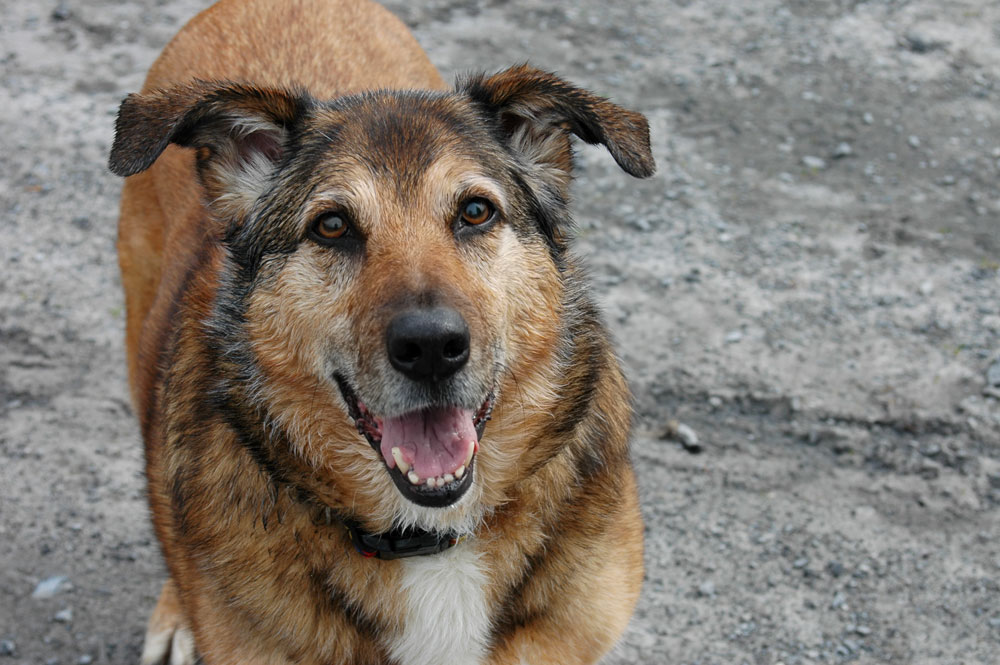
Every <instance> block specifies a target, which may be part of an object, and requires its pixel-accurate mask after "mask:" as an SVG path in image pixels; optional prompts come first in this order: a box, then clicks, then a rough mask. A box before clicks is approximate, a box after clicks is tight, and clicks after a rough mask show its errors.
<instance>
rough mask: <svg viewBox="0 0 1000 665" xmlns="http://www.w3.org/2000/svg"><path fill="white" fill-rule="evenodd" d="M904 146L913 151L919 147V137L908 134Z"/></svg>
mask: <svg viewBox="0 0 1000 665" xmlns="http://www.w3.org/2000/svg"><path fill="white" fill-rule="evenodd" d="M906 145H908V146H910V147H911V148H913V149H914V150H916V149H917V148H919V147H920V137H919V136H917V135H916V134H910V135H909V136H908V137H906Z"/></svg>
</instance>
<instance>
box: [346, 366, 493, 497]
mask: <svg viewBox="0 0 1000 665" xmlns="http://www.w3.org/2000/svg"><path fill="white" fill-rule="evenodd" d="M337 384H338V385H339V387H340V392H341V394H342V395H343V397H344V401H345V402H346V403H347V409H348V412H349V414H350V416H351V418H353V419H354V424H355V426H356V427H357V428H358V431H359V432H361V434H363V435H364V437H365V438H366V439H368V443H370V444H371V446H372V448H374V449H375V451H376V452H378V453H379V454H380V455H381V456H382V461H383V462H385V466H386V469H387V470H388V472H389V477H390V478H392V480H393V482H394V483H395V484H396V487H397V488H399V491H400V492H401V493H402V494H403V496H405V497H406V498H407V499H409V500H410V501H413V502H414V503H417V504H419V505H422V506H434V507H442V506H450V505H451V504H453V503H455V502H456V501H458V500H459V499H460V498H461V497H462V495H463V494H465V492H466V491H467V490H468V489H469V487H471V485H472V477H473V474H474V468H475V461H476V452H477V451H478V450H479V439H480V438H481V437H482V435H483V430H484V429H485V428H486V422H487V421H488V420H489V419H490V413H491V412H492V411H493V402H494V396H493V395H492V394H490V395H489V396H488V397H487V398H486V399H485V400H484V401H483V403H482V405H481V406H480V407H479V409H478V410H477V411H476V412H472V411H470V410H469V409H463V408H460V407H457V406H433V407H430V408H427V409H423V410H420V411H413V412H410V413H405V414H402V415H400V416H394V417H391V418H381V417H379V416H376V415H375V414H373V413H371V412H370V411H369V410H368V408H367V407H366V406H365V404H364V402H362V401H361V400H360V399H358V396H357V394H356V393H355V392H354V391H353V390H352V389H351V387H350V386H349V385H348V383H347V382H346V381H345V380H344V379H342V378H340V377H339V376H338V377H337Z"/></svg>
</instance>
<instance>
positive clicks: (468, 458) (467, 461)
mask: <svg viewBox="0 0 1000 665" xmlns="http://www.w3.org/2000/svg"><path fill="white" fill-rule="evenodd" d="M475 454H476V448H475V446H473V447H472V448H469V454H468V455H467V456H466V458H465V464H464V465H463V466H469V462H471V461H472V456H473V455H475Z"/></svg>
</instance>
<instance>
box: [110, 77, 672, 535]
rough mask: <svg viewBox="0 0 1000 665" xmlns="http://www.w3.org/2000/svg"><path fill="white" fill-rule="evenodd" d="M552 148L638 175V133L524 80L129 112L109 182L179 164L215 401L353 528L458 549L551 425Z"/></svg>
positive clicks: (647, 159) (562, 194)
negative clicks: (184, 166)
mask: <svg viewBox="0 0 1000 665" xmlns="http://www.w3.org/2000/svg"><path fill="white" fill-rule="evenodd" d="M570 134H574V135H576V136H578V137H579V138H581V139H583V140H584V141H587V142H589V143H600V144H603V145H605V146H606V147H607V148H608V150H609V151H610V152H611V154H612V155H613V156H614V158H615V160H616V161H617V162H618V164H619V165H620V166H621V167H622V168H623V169H624V170H625V171H627V172H628V173H630V174H632V175H634V176H638V177H645V176H649V175H650V174H651V173H652V172H653V168H654V165H653V159H652V156H651V154H650V148H649V131H648V126H647V123H646V121H645V119H644V118H643V117H642V116H641V115H639V114H637V113H634V112H631V111H627V110H625V109H623V108H621V107H619V106H616V105H615V104H612V103H611V102H609V101H607V100H605V99H602V98H600V97H597V96H594V95H592V94H590V93H588V92H585V91H583V90H580V89H578V88H575V87H573V86H571V85H569V84H567V83H566V82H565V81H563V80H561V79H559V78H557V77H556V76H553V75H551V74H547V73H544V72H541V71H538V70H535V69H531V68H528V67H518V68H513V69H510V70H507V71H504V72H501V73H499V74H496V75H494V76H490V77H485V76H476V77H472V78H469V79H468V80H465V81H464V82H461V83H460V84H459V85H458V86H457V89H456V91H455V92H453V93H447V94H444V93H429V92H372V93H365V94H360V95H355V96H350V97H344V98H340V99H336V100H333V101H330V102H317V101H315V100H312V99H310V98H309V97H308V96H306V95H304V94H298V93H294V92H289V91H282V90H273V89H259V88H254V87H249V86H242V85H233V84H212V83H197V84H193V85H190V86H185V87H180V88H175V89H171V90H166V91H160V92H156V93H152V94H148V95H142V96H139V95H132V96H130V97H129V98H128V99H126V101H125V102H124V103H123V104H122V108H121V111H120V114H119V118H118V124H117V135H116V138H115V143H114V147H113V149H112V152H111V168H112V170H113V171H115V172H116V173H118V174H120V175H132V174H135V173H138V172H140V171H143V170H145V169H146V168H148V167H150V166H151V165H152V164H153V162H154V161H155V160H156V159H157V157H158V156H159V155H160V153H161V152H163V150H164V149H166V147H167V145H168V144H170V143H174V144H178V145H180V146H183V147H190V148H194V149H195V151H196V152H195V154H196V158H197V166H198V172H199V176H200V180H201V183H202V187H203V190H204V194H205V206H206V209H207V210H208V212H209V214H210V217H211V223H216V224H218V225H219V227H220V233H219V236H220V238H221V247H222V248H223V251H224V253H225V256H226V261H225V266H226V267H225V268H224V270H223V273H222V276H221V278H220V284H219V287H218V290H217V295H216V298H217V302H216V305H215V314H214V315H213V317H212V319H211V320H210V321H206V322H205V324H206V326H207V328H208V329H209V330H210V331H211V334H212V336H213V337H214V340H215V341H214V344H216V352H217V354H218V355H219V357H220V358H223V359H224V362H220V368H222V370H221V376H220V377H219V388H218V391H219V392H221V393H223V394H225V395H227V396H228V397H227V399H230V400H231V402H232V403H234V404H236V405H237V407H239V408H242V409H245V410H246V413H247V414H250V413H256V414H260V413H264V414H266V417H264V418H263V419H262V420H261V422H262V423H264V426H265V428H267V429H268V430H269V431H272V430H278V431H281V432H283V434H284V435H283V436H281V437H270V438H269V439H268V440H269V441H270V443H269V445H276V446H277V445H280V446H287V447H290V448H291V453H292V456H293V457H294V458H295V459H296V460H300V461H301V462H302V466H303V467H304V469H305V470H304V471H303V472H302V473H301V474H300V477H299V484H302V485H306V486H307V489H308V490H309V491H310V492H311V493H312V494H313V495H315V496H316V497H317V498H318V499H319V500H320V501H322V502H323V503H325V504H327V505H329V506H332V507H335V508H338V509H341V510H344V511H346V512H348V513H350V514H353V515H355V516H357V517H358V518H359V519H361V520H362V521H365V522H366V523H368V524H371V525H374V526H376V527H378V526H381V527H383V528H384V527H385V526H386V525H387V523H388V522H390V521H391V522H395V523H397V524H408V525H417V526H421V527H424V528H457V529H468V528H471V525H472V524H473V523H474V522H475V520H476V519H478V518H479V517H481V515H482V514H483V511H484V510H485V509H486V508H487V507H488V506H490V505H496V504H497V503H499V502H501V501H503V500H504V496H505V492H506V491H507V490H508V489H509V487H508V486H509V485H511V484H512V483H514V482H515V481H516V479H517V475H518V473H521V472H523V471H524V469H525V468H527V466H528V465H527V464H526V461H525V460H526V459H527V458H528V457H530V454H531V447H532V441H533V437H537V436H538V435H539V433H540V431H541V430H544V426H545V421H546V420H547V419H551V417H552V411H553V410H556V409H558V408H560V407H559V406H558V404H557V402H558V392H559V391H558V386H559V385H560V382H561V380H562V376H561V374H562V372H563V371H564V369H565V368H564V367H562V366H561V363H564V362H565V357H564V356H565V349H562V348H560V345H561V344H564V342H565V339H566V336H567V332H566V325H567V324H566V320H567V317H568V313H567V311H566V310H567V309H568V308H572V307H573V305H572V304H571V303H570V302H569V299H568V298H567V295H566V286H567V284H566V280H567V274H569V273H572V266H571V262H569V260H568V257H567V255H566V240H567V230H568V227H569V224H570V218H569V213H568V210H567V200H568V189H569V182H570V178H571V170H572V146H571V142H570ZM491 416H492V417H494V418H495V420H494V422H493V424H491V425H489V427H487V421H488V420H490V418H491ZM248 417H249V416H248ZM355 430H357V431H358V432H360V433H361V435H363V437H364V439H367V442H368V444H370V446H368V445H364V439H362V437H361V436H359V435H358V434H357V433H356V432H355ZM484 430H485V432H484ZM480 439H482V442H481V441H480ZM463 497H464V498H463Z"/></svg>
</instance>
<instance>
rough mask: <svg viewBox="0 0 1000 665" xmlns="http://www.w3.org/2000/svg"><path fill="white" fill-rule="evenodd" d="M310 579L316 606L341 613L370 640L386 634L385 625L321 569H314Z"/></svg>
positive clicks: (375, 639)
mask: <svg viewBox="0 0 1000 665" xmlns="http://www.w3.org/2000/svg"><path fill="white" fill-rule="evenodd" d="M309 581H310V583H311V585H312V587H313V594H314V596H315V597H316V601H317V603H316V606H317V607H318V608H322V609H323V610H324V611H326V612H328V613H330V614H339V615H341V616H342V617H344V619H345V620H346V622H347V623H348V625H350V627H351V628H353V629H354V630H355V632H357V633H358V635H360V636H361V637H363V638H365V639H366V640H368V641H370V642H376V641H377V639H378V637H379V636H380V635H384V634H385V627H384V626H383V625H382V624H381V622H379V621H378V620H377V619H375V618H374V617H371V616H369V615H368V614H367V613H366V612H365V611H364V610H363V609H362V608H361V607H360V606H359V605H358V604H357V603H355V602H354V601H352V600H351V599H350V598H348V597H347V594H346V593H345V592H344V591H343V590H341V589H338V588H336V587H334V586H333V585H332V584H330V583H329V581H328V580H327V578H326V574H325V573H324V572H323V571H321V570H312V571H310V573H309Z"/></svg>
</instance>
